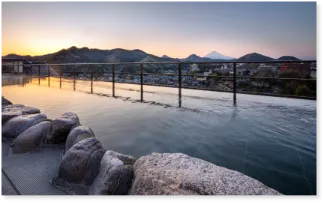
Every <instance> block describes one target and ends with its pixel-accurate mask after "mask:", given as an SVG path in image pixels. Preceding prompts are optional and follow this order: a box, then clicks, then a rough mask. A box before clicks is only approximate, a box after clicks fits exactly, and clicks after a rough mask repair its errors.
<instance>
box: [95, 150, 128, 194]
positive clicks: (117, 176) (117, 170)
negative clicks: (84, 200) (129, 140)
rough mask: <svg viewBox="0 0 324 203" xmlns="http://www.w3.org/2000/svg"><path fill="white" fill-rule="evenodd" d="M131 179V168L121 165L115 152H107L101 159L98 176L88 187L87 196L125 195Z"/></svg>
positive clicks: (121, 162)
mask: <svg viewBox="0 0 324 203" xmlns="http://www.w3.org/2000/svg"><path fill="white" fill-rule="evenodd" d="M120 155H121V154H120ZM126 156H127V155H126ZM132 179H133V167H132V166H131V165H127V164H125V163H123V161H121V160H120V159H119V158H118V156H117V153H116V152H114V151H107V152H106V153H105V154H104V156H103V157H102V159H101V163H100V169H99V174H98V176H97V177H96V179H95V180H94V182H93V184H92V186H91V187H90V191H89V194H90V195H127V193H128V190H129V189H130V187H131V186H132Z"/></svg>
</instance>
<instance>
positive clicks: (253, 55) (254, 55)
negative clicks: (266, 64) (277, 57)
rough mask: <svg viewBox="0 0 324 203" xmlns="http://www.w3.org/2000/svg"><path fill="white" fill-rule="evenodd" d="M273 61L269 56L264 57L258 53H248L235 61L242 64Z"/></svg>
mask: <svg viewBox="0 0 324 203" xmlns="http://www.w3.org/2000/svg"><path fill="white" fill-rule="evenodd" d="M272 60H274V59H273V58H271V57H269V56H264V55H262V54H259V53H250V54H246V55H244V56H242V57H240V58H238V59H237V61H244V62H249V61H272Z"/></svg>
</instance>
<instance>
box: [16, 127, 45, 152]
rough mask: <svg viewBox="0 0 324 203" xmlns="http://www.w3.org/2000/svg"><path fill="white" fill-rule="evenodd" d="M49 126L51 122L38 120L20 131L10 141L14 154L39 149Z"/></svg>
mask: <svg viewBox="0 0 324 203" xmlns="http://www.w3.org/2000/svg"><path fill="white" fill-rule="evenodd" d="M50 126H51V122H49V121H43V122H40V123H38V124H36V125H34V126H32V127H30V128H28V129H27V130H25V131H24V132H22V133H21V134H20V135H19V136H18V137H17V138H16V139H15V140H14V142H13V143H12V145H11V147H12V152H13V153H14V154H18V153H25V152H29V151H35V150H37V149H39V147H40V146H41V143H42V142H43V141H44V139H45V137H46V134H47V133H48V130H49V128H50Z"/></svg>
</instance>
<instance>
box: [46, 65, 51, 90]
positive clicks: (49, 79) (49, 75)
mask: <svg viewBox="0 0 324 203" xmlns="http://www.w3.org/2000/svg"><path fill="white" fill-rule="evenodd" d="M47 67H48V68H47V71H48V76H47V77H48V86H50V85H51V73H50V66H47Z"/></svg>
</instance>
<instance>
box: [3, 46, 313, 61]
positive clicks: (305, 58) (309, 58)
mask: <svg viewBox="0 0 324 203" xmlns="http://www.w3.org/2000/svg"><path fill="white" fill-rule="evenodd" d="M73 47H75V48H77V49H83V48H87V49H97V50H102V51H111V50H115V49H123V50H126V51H136V50H139V51H143V52H145V53H146V54H149V55H153V56H157V57H160V58H162V56H167V57H170V56H169V55H167V54H163V55H161V56H158V55H155V54H151V53H149V52H146V51H144V50H142V49H126V48H121V47H117V48H112V49H100V48H90V47H87V46H84V47H77V46H71V47H68V48H62V49H60V50H57V51H54V52H51V53H46V54H41V55H30V54H27V55H22V54H18V53H9V54H7V55H2V56H1V57H5V56H8V55H11V54H15V55H19V56H30V57H37V56H44V55H48V54H53V53H57V52H59V51H62V50H68V49H71V48H73ZM214 51H215V50H212V51H210V52H208V53H207V54H206V55H208V54H209V53H211V52H214ZM215 52H217V53H219V54H222V53H220V52H218V51H215ZM248 54H260V55H263V56H266V57H270V58H273V59H277V58H276V57H272V56H269V55H264V54H262V53H258V52H251V53H247V54H244V55H242V56H240V57H243V56H246V55H248ZM192 55H196V56H199V57H201V58H208V57H205V56H200V55H198V54H195V53H192V54H190V55H189V56H192ZM222 55H223V56H226V57H231V58H232V59H238V58H240V57H232V56H228V55H224V54H222ZM189 56H187V57H185V58H188V57H189ZM283 56H292V57H295V56H293V55H282V56H280V57H283ZM280 57H278V58H280ZM170 58H173V59H185V58H179V57H170ZM295 58H298V57H295ZM316 58H317V57H316V56H315V57H301V58H299V59H303V60H316ZM209 59H212V58H209ZM228 60H231V59H228Z"/></svg>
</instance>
